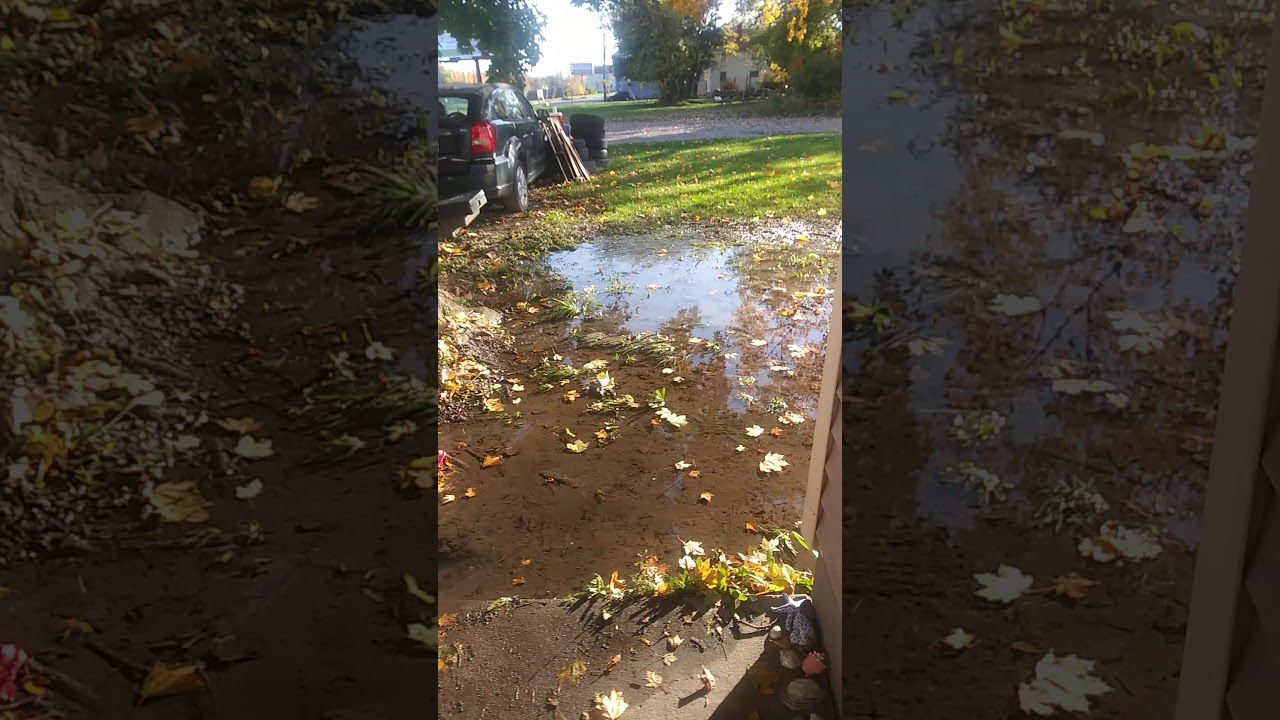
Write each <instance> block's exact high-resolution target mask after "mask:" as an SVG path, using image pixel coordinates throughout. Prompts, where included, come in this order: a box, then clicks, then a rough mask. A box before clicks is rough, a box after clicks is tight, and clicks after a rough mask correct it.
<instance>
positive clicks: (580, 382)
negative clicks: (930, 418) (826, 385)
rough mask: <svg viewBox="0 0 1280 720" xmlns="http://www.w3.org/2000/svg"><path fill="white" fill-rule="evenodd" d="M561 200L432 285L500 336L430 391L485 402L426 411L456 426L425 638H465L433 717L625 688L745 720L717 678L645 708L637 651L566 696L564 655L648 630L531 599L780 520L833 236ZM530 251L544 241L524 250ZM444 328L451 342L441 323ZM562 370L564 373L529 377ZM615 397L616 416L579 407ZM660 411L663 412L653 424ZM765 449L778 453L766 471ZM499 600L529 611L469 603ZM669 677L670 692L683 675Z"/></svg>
mask: <svg viewBox="0 0 1280 720" xmlns="http://www.w3.org/2000/svg"><path fill="white" fill-rule="evenodd" d="M610 132H612V131H610ZM533 197H534V200H535V202H540V201H541V199H542V197H543V196H542V195H540V194H539V193H537V192H535V193H534V196H533ZM575 212H576V211H574V210H572V209H565V208H561V207H554V206H541V205H535V208H534V211H533V213H531V216H530V217H520V218H509V217H503V216H499V215H488V216H486V215H482V216H481V219H480V221H478V223H477V224H476V225H475V226H473V227H472V228H471V229H469V230H468V231H466V232H464V233H462V234H461V235H460V236H459V237H458V238H457V239H456V240H453V241H449V242H447V243H446V244H445V245H444V246H443V247H442V253H443V256H444V257H445V262H444V263H443V264H442V280H441V287H442V288H443V289H445V290H448V291H449V292H450V293H455V294H457V295H459V296H460V299H461V300H462V301H464V302H466V303H468V304H470V306H472V307H484V308H487V309H488V310H490V311H494V312H493V316H496V317H497V318H498V319H499V321H500V327H501V328H502V334H503V336H504V337H505V338H506V339H507V340H506V341H505V342H504V343H503V350H502V351H501V352H498V353H494V354H492V355H491V356H490V357H489V358H488V359H486V361H485V363H484V364H485V365H486V366H487V369H486V370H485V371H484V372H482V373H474V372H473V375H472V376H471V378H470V379H468V378H463V377H461V375H460V376H459V377H458V378H456V379H455V378H452V377H446V378H445V384H444V385H442V388H445V389H446V390H448V387H449V385H450V381H451V380H455V381H456V383H457V384H458V385H466V383H467V382H480V383H484V384H485V385H486V390H485V393H484V400H485V401H486V403H492V402H494V401H496V402H497V405H494V406H492V407H490V406H488V405H483V406H482V405H481V403H480V399H481V398H480V397H479V396H475V397H474V398H473V399H472V400H471V401H470V407H469V408H468V409H467V410H468V411H467V412H456V411H455V408H454V407H453V406H452V403H453V402H454V401H452V400H451V397H452V396H451V395H448V394H446V395H442V413H443V414H445V415H446V416H448V417H451V418H454V417H456V419H451V420H450V421H449V422H446V423H444V424H443V425H442V426H441V428H440V447H441V449H442V450H443V451H445V452H447V453H448V454H449V455H450V456H451V457H452V458H453V459H454V461H453V464H452V465H451V467H450V469H449V470H448V471H447V472H446V473H444V474H442V479H441V484H440V487H439V492H440V493H441V503H442V504H441V506H440V525H439V541H440V555H441V563H440V588H441V596H440V604H441V609H442V612H443V613H444V615H442V619H441V627H442V632H441V643H442V647H444V648H460V649H458V650H457V652H456V653H455V654H454V655H453V656H452V657H454V658H455V660H456V664H454V663H452V662H448V661H446V662H445V664H444V665H442V667H443V670H442V672H441V676H440V684H441V685H440V687H441V698H442V704H441V710H442V713H444V714H446V715H447V716H448V717H460V718H463V717H465V718H478V717H481V716H491V715H493V713H495V712H497V713H498V715H499V716H503V717H506V716H507V715H504V714H503V713H504V712H507V713H510V712H516V710H515V709H514V708H517V707H521V706H522V705H524V706H525V707H527V708H528V712H533V711H534V708H540V710H541V712H548V713H551V712H552V711H553V710H556V708H552V709H547V708H544V707H543V704H542V703H543V701H544V700H545V698H546V697H548V696H549V695H550V694H551V693H554V692H555V691H556V689H557V687H560V688H561V691H562V692H564V693H566V695H565V696H564V702H563V704H562V705H561V706H559V710H560V711H562V712H563V714H564V716H565V717H576V716H577V714H578V713H579V712H580V711H582V710H585V709H588V708H589V707H590V699H591V698H592V696H593V695H594V693H595V692H605V691H607V690H608V689H617V690H620V691H622V692H623V693H624V694H625V696H626V698H627V701H628V702H630V703H632V704H633V705H634V706H635V708H636V709H635V712H636V714H637V716H639V717H686V716H687V717H708V716H710V715H711V714H712V713H716V714H715V717H721V716H724V717H735V715H732V714H723V713H730V712H731V711H732V712H736V711H737V710H742V713H743V714H744V715H743V716H745V713H746V711H747V709H750V708H751V707H752V705H751V702H754V701H749V702H747V704H746V705H745V706H744V705H742V704H741V702H742V698H741V697H740V696H741V694H742V693H743V692H746V690H738V691H736V692H735V694H734V695H733V697H734V698H735V699H734V700H733V701H732V702H728V703H727V704H726V702H727V701H726V700H725V697H726V696H725V695H721V693H720V692H719V691H716V692H715V693H713V695H712V697H711V702H710V704H709V705H705V706H704V704H703V702H702V700H701V699H695V700H694V701H693V702H692V704H690V703H680V704H679V706H678V707H674V708H671V709H670V712H671V713H678V714H664V712H666V711H663V710H661V709H659V707H658V706H657V705H655V703H659V704H660V703H661V702H662V700H665V699H668V695H667V694H666V693H660V694H658V695H655V694H654V693H653V692H649V689H645V688H642V687H641V685H640V684H638V683H633V682H630V680H629V679H630V678H634V677H639V676H642V672H641V670H643V669H644V668H648V667H650V666H651V665H652V663H650V662H649V661H650V660H653V659H654V658H653V657H650V655H652V652H645V651H643V650H639V649H638V647H639V646H638V645H636V643H635V642H629V643H628V645H627V647H628V648H629V649H628V650H627V651H626V652H623V653H622V660H621V661H620V664H619V665H618V666H617V668H616V670H615V671H614V672H613V673H611V674H610V676H609V677H606V678H603V679H602V680H601V681H599V682H593V683H592V684H591V686H590V691H588V690H587V689H586V688H578V689H577V690H574V691H571V690H570V689H569V688H568V687H564V685H565V683H563V682H562V681H560V680H558V679H557V675H556V673H557V672H558V670H559V669H560V668H561V667H562V666H563V665H564V664H566V663H569V662H570V661H571V660H573V658H574V657H575V656H576V655H578V654H580V655H583V656H589V658H590V663H592V664H593V665H595V666H599V665H600V664H602V663H603V659H602V657H598V656H601V655H602V653H603V657H604V658H607V657H608V656H611V655H613V654H614V653H616V652H620V651H622V650H623V648H622V646H621V645H619V642H620V640H621V639H622V638H625V637H628V636H630V635H633V634H637V635H638V634H645V635H650V636H651V635H653V634H654V633H655V632H660V631H661V629H662V628H663V627H665V625H664V624H663V623H662V622H659V621H657V620H656V619H654V620H653V621H652V622H649V621H645V620H644V619H643V618H635V617H628V618H627V619H626V620H621V619H611V620H610V621H609V622H608V623H604V624H603V625H602V624H601V622H600V617H601V616H600V614H599V613H600V612H601V611H600V610H599V609H598V608H597V609H595V610H593V611H592V615H593V616H594V618H595V620H594V621H593V622H588V623H587V624H586V625H584V624H583V622H584V621H587V620H591V616H588V615H584V616H583V617H581V618H579V617H577V616H576V615H574V614H572V613H568V612H567V611H566V609H565V608H564V607H562V606H561V604H559V603H557V602H556V601H552V600H545V599H546V598H565V597H568V596H571V595H574V594H577V593H579V592H581V591H583V590H584V589H585V588H586V587H587V585H588V582H589V581H590V580H591V579H592V577H593V576H598V577H600V578H609V577H610V576H611V575H615V574H619V573H620V574H621V576H622V577H623V578H627V577H629V576H630V575H631V574H632V573H633V572H635V568H636V566H637V563H640V562H641V561H643V560H644V559H645V558H646V556H652V557H654V558H655V562H657V563H660V564H662V565H663V566H666V567H670V568H671V569H672V572H675V565H676V561H677V559H678V558H679V557H680V554H681V546H682V544H683V543H686V542H689V541H696V542H700V543H703V546H704V547H705V548H707V552H708V553H711V554H713V555H714V551H713V550H712V548H720V549H723V550H724V551H725V552H726V553H728V554H730V556H732V555H733V554H734V553H739V552H748V550H749V548H751V547H752V546H756V545H758V544H759V543H760V542H761V540H762V534H763V533H765V532H768V531H770V530H772V529H775V528H782V529H789V528H795V527H796V524H797V522H798V521H799V519H800V513H801V509H802V502H803V495H804V484H805V483H804V473H805V470H806V468H807V464H808V452H809V447H810V446H811V443H812V437H813V414H814V412H815V411H816V401H815V398H816V397H817V389H818V384H819V382H820V375H821V367H822V355H823V343H824V340H825V337H826V328H827V326H828V323H829V318H830V315H829V313H830V312H831V311H832V304H833V303H832V294H831V291H832V289H833V288H832V283H833V281H834V274H833V271H834V260H835V258H836V250H837V242H838V228H837V227H836V226H835V225H834V223H831V222H817V223H815V222H809V221H777V220H774V221H761V222H745V221H743V222H726V223H711V222H708V223H704V224H702V225H694V224H690V225H688V226H681V227H666V228H656V229H654V230H653V231H652V232H650V233H648V234H645V235H617V234H612V233H610V232H608V230H607V229H606V230H605V231H600V230H597V229H595V228H593V227H592V225H591V224H589V223H582V222H581V220H579V219H578V216H577V215H575V214H574V213H575ZM566 213H567V214H566ZM565 217H568V218H569V219H568V220H567V221H566V220H564V219H563V218H565ZM557 219H558V220H557ZM584 228H585V229H584ZM575 235H577V236H578V239H577V240H575V241H572V242H571V241H568V238H569V237H571V236H575ZM544 246H552V247H554V248H555V249H552V250H550V251H547V252H542V251H541V250H538V251H534V250H526V248H533V247H536V248H542V247H544ZM454 257H457V258H459V259H458V260H456V261H454V260H453V259H452V258H454ZM570 291H571V292H573V293H574V297H576V298H577V301H578V302H580V303H581V304H583V305H584V306H585V305H586V304H587V301H586V300H584V299H583V298H584V297H590V298H592V300H591V303H592V309H591V310H590V311H588V312H583V313H575V314H573V315H572V316H565V317H559V318H557V317H554V314H555V310H556V308H557V307H558V305H557V299H558V298H563V297H565V293H567V292H570ZM597 333H599V334H603V335H604V336H606V337H610V338H617V337H629V338H643V337H645V335H644V333H658V334H660V336H661V337H662V338H664V342H668V343H670V345H669V348H670V352H671V357H669V358H662V357H659V356H650V355H647V354H645V352H644V351H643V350H642V349H641V350H636V351H634V353H633V352H632V351H621V352H619V351H615V350H613V349H610V348H607V347H592V346H591V344H590V342H589V338H591V337H592V336H593V334H597ZM444 340H445V341H446V342H448V343H456V344H458V346H459V347H465V341H462V340H458V339H456V338H453V337H450V336H449V333H446V334H445V337H444ZM463 352H464V351H461V350H460V351H459V353H460V354H461V353H463ZM628 355H630V357H629V356H628ZM593 363H595V364H594V365H593ZM565 366H568V367H570V368H572V369H573V371H572V373H571V376H569V377H564V378H558V377H551V376H547V375H544V374H541V373H542V372H543V371H544V370H546V369H547V368H549V367H550V368H563V367H565ZM588 366H590V367H591V368H592V369H591V370H590V371H589V372H583V371H580V370H578V369H579V368H586V367H588ZM455 367H456V368H458V372H459V373H462V372H464V371H465V365H464V364H463V363H453V364H449V363H446V364H445V370H446V372H449V371H451V370H452V369H453V368H455ZM602 371H607V372H608V376H609V378H610V382H611V384H612V385H613V387H612V389H611V391H609V392H608V393H605V392H602V391H600V390H599V387H598V386H599V382H598V374H599V373H600V372H602ZM655 391H662V392H663V398H662V404H660V405H659V404H653V405H651V404H650V403H651V401H653V400H654V398H655ZM448 392H454V391H452V390H448ZM458 392H461V391H460V390H459V391H458ZM627 396H630V397H631V398H632V400H631V401H630V402H625V401H624V402H622V404H621V405H620V406H619V407H618V408H617V409H609V408H595V409H593V407H592V406H593V404H596V403H602V402H604V401H605V400H609V399H615V398H616V399H621V398H625V397H627ZM459 397H461V396H460V395H459ZM446 401H450V402H446ZM659 407H661V408H662V409H664V410H667V411H669V412H671V413H674V414H677V415H678V416H679V421H678V422H674V421H670V422H669V421H666V420H664V419H663V416H662V415H661V414H659V413H658V412H656V411H655V408H659ZM753 426H754V431H753V433H748V429H751V428H753ZM584 440H585V441H586V442H583V443H582V444H581V445H580V446H578V448H577V450H574V449H573V448H572V447H571V446H573V445H575V444H576V443H577V442H579V441H584ZM767 453H776V454H780V455H782V456H783V457H785V458H786V459H787V460H788V462H789V465H788V466H785V467H783V468H781V470H780V471H776V472H768V473H766V472H764V471H762V470H761V469H760V463H761V462H762V460H763V459H764V457H765V456H766V454H767ZM512 597H514V598H517V600H518V602H521V603H524V602H533V603H534V605H531V606H520V607H517V608H515V609H512V610H500V611H498V612H497V613H488V614H486V613H484V612H480V611H482V610H483V609H484V608H486V607H488V605H489V604H490V603H493V602H495V601H498V602H500V603H501V602H505V601H503V600H502V599H503V598H512ZM524 598H543V599H544V600H535V601H526V600H523V599H524ZM529 608H533V609H529ZM477 612H479V614H478V615H477ZM508 612H509V613H511V614H510V616H508V615H507V614H506V613H508ZM615 624H616V625H618V626H617V627H615V626H614V625H615ZM524 638H527V639H528V640H527V641H526V640H524ZM632 646H635V647H632ZM606 650H607V652H606ZM706 651H707V652H708V653H710V652H714V650H713V649H712V648H710V647H708V648H706ZM739 653H748V654H749V657H747V656H746V655H743V656H741V657H740V656H739ZM759 654H760V650H759V648H758V647H756V648H755V649H754V650H745V649H744V650H739V651H737V652H735V653H734V654H731V655H726V656H722V657H720V658H717V661H718V662H717V665H716V668H717V670H716V671H715V672H717V673H724V674H726V676H727V677H728V678H729V680H728V681H727V682H728V684H729V686H730V687H735V686H737V685H738V684H743V686H744V687H745V688H750V683H738V679H739V678H740V676H741V675H742V673H745V672H746V670H747V668H748V667H749V666H751V665H752V663H754V662H755V660H756V658H758V657H759ZM660 656H661V653H659V654H658V656H655V657H660ZM730 657H732V658H733V660H732V661H731V662H729V663H728V664H727V665H726V664H724V663H725V661H729V660H730ZM556 663H559V664H558V665H555V664H556ZM770 663H771V665H770ZM552 665H555V667H552ZM766 665H769V666H772V667H774V668H775V669H776V666H777V663H776V662H775V661H769V663H766ZM676 667H677V669H678V667H679V666H678V665H677V666H676ZM696 670H697V668H694V672H695V673H696ZM685 675H689V676H690V677H684V676H685ZM517 676H519V677H518V678H517ZM680 677H681V678H682V680H681V682H684V684H686V685H687V684H688V682H686V681H689V680H690V679H691V677H692V676H691V675H690V673H684V672H683V671H682V674H681V675H680ZM615 678H616V680H615ZM620 683H629V684H620ZM477 688H485V689H486V690H482V691H481V692H479V693H477V692H476V689H477ZM516 688H520V690H519V692H518V693H516V690H515V689H516ZM671 692H673V693H674V690H672V691H671ZM749 694H750V693H749ZM673 696H674V695H673ZM659 697H660V698H661V699H658V698H659ZM752 697H755V698H757V699H759V697H760V696H759V694H758V693H757V694H755V695H752ZM486 708H487V712H488V714H489V715H485V712H486ZM716 708H720V709H719V710H717V709H716ZM735 708H736V709H737V710H734V709H735ZM632 712H633V711H632V710H628V717H630V714H631V713H632ZM642 712H643V713H648V714H647V715H645V714H641V713H642ZM787 717H789V716H787Z"/></svg>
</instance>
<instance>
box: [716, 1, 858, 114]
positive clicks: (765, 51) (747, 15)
mask: <svg viewBox="0 0 1280 720" xmlns="http://www.w3.org/2000/svg"><path fill="white" fill-rule="evenodd" d="M738 9H739V15H740V16H742V17H743V18H744V21H743V24H742V26H741V29H742V30H743V31H744V32H745V35H746V37H747V40H746V42H745V43H744V44H743V45H744V49H747V50H750V51H751V53H752V54H753V55H755V56H756V57H758V58H760V59H761V60H764V61H766V62H768V63H769V65H770V69H771V70H773V73H774V76H775V77H776V78H778V79H779V80H781V81H782V82H785V83H786V84H787V85H789V86H790V87H791V88H792V89H794V90H795V91H796V92H798V93H800V94H801V95H804V96H806V97H822V96H826V95H834V94H838V93H839V92H840V79H841V74H840V43H841V18H840V2H839V0H740V1H739V5H738Z"/></svg>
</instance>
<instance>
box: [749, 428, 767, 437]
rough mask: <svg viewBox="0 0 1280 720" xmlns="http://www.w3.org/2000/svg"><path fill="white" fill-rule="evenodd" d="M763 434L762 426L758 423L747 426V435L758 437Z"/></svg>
mask: <svg viewBox="0 0 1280 720" xmlns="http://www.w3.org/2000/svg"><path fill="white" fill-rule="evenodd" d="M763 434H764V428H762V427H760V426H759V425H752V426H751V427H749V428H747V437H760V436H761V435H763Z"/></svg>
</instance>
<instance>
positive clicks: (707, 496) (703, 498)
mask: <svg viewBox="0 0 1280 720" xmlns="http://www.w3.org/2000/svg"><path fill="white" fill-rule="evenodd" d="M711 498H712V495H711V493H710V492H704V493H702V494H701V495H699V496H698V502H700V503H702V504H703V505H710V504H711Z"/></svg>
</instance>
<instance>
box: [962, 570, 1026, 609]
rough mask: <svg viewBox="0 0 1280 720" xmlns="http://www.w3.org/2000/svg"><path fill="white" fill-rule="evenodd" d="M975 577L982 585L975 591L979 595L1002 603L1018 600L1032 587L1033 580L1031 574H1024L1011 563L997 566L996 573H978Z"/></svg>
mask: <svg viewBox="0 0 1280 720" xmlns="http://www.w3.org/2000/svg"><path fill="white" fill-rule="evenodd" d="M973 577H974V579H976V580H977V581H978V583H979V584H981V585H982V587H981V588H979V590H978V591H977V593H975V594H976V595H977V596H978V597H980V598H986V599H987V600H991V601H992V602H1002V603H1011V602H1013V601H1014V600H1016V599H1017V598H1018V596H1020V595H1022V593H1023V592H1025V591H1026V589H1027V588H1029V587H1031V580H1032V578H1031V576H1030V575H1023V574H1022V571H1021V570H1019V569H1018V568H1016V567H1011V566H1009V565H1001V566H1000V567H998V568H996V572H995V574H994V575H993V574H991V573H977V574H975V575H974V576H973Z"/></svg>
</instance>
